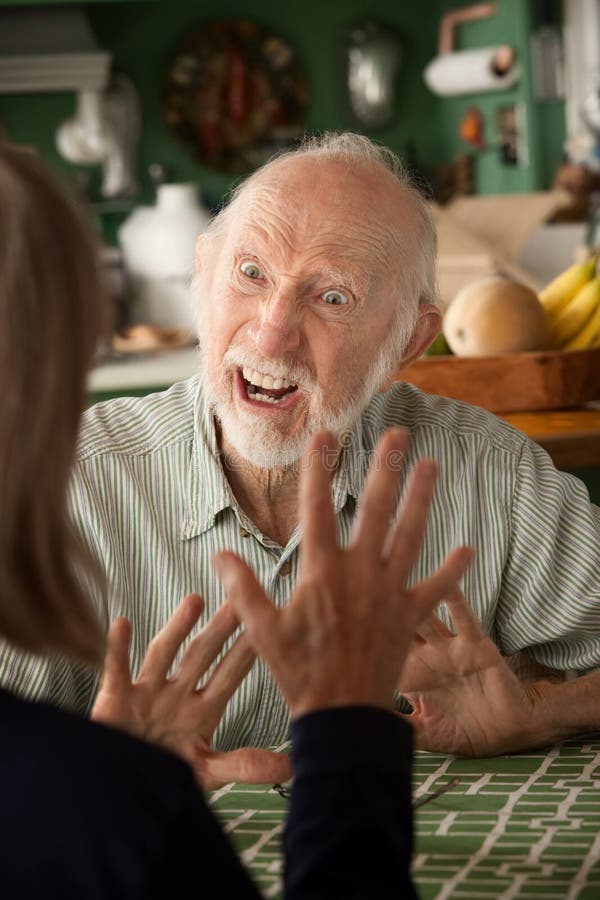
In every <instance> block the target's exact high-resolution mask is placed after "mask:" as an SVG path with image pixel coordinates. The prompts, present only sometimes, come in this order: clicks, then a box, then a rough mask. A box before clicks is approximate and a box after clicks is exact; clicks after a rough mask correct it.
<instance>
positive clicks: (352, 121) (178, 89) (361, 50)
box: [0, 0, 600, 489]
mask: <svg viewBox="0 0 600 900" xmlns="http://www.w3.org/2000/svg"><path fill="white" fill-rule="evenodd" d="M326 129H349V130H354V131H359V132H362V133H365V134H367V135H369V136H370V137H373V138H374V139H375V140H377V141H380V142H382V143H384V144H387V145H388V146H390V147H391V148H392V149H393V150H395V151H396V152H397V153H398V154H399V155H400V156H402V157H403V158H404V160H405V162H406V164H407V165H408V166H409V167H410V168H411V169H412V170H413V172H414V174H415V177H416V178H417V179H418V181H419V182H420V183H421V184H422V185H423V189H424V190H426V191H427V192H428V193H429V195H430V196H431V198H432V202H434V203H435V210H436V218H437V221H438V231H439V236H440V260H439V280H440V289H441V296H442V301H443V302H444V303H445V304H448V303H450V302H451V300H452V298H453V296H454V295H455V293H456V292H457V291H458V290H459V289H460V288H461V287H462V286H464V285H465V284H468V283H469V282H471V281H473V280H474V279H476V278H478V277H481V276H483V275H487V274H494V273H498V274H502V275H507V276H509V277H512V278H515V279H517V280H519V281H521V282H523V283H525V284H526V285H528V286H529V287H531V288H532V289H533V290H534V291H536V292H537V291H539V290H540V289H541V288H542V287H543V286H544V285H545V284H547V283H548V281H550V280H551V279H552V278H553V277H554V276H556V275H557V274H558V273H560V272H561V271H562V270H564V269H565V268H566V267H568V266H569V265H570V264H571V263H572V262H574V261H575V260H576V259H577V257H578V254H580V255H581V254H582V253H584V252H585V248H586V247H588V248H593V247H595V246H596V244H597V242H598V239H600V235H598V238H597V236H596V225H597V218H599V216H598V209H599V207H600V0H496V2H495V3H477V4H468V3H465V4H460V3H457V2H456V0H454V2H452V0H407V2H399V0H327V2H323V0H289V2H287V3H274V2H273V0H252V2H251V3H250V2H247V0H246V2H240V0H238V2H235V0H135V2H134V0H129V2H120V0H94V2H89V3H86V4H79V3H63V4H62V5H60V6H58V5H54V4H51V3H46V2H43V0H39V2H38V3H37V4H29V3H18V2H14V0H13V2H8V3H7V2H6V0H0V133H1V134H2V135H3V137H4V138H5V139H8V140H11V141H14V142H16V143H19V144H25V145H28V146H31V147H33V148H35V150H36V151H37V152H39V153H40V155H41V156H42V157H43V158H44V159H45V160H47V162H48V163H50V164H51V165H52V166H53V167H54V168H55V169H56V170H58V171H60V172H61V173H62V174H63V176H64V178H65V179H66V181H67V183H68V184H69V185H70V187H71V189H72V190H73V191H74V192H75V193H76V195H77V197H78V198H79V200H80V202H81V204H83V205H84V206H85V208H86V209H87V211H88V215H89V217H90V219H91V221H92V222H93V224H94V227H95V228H96V229H97V231H98V233H99V235H100V236H101V239H102V242H103V245H104V247H105V259H106V267H107V271H108V272H109V274H110V277H111V283H112V285H113V296H114V322H115V335H114V339H113V342H112V344H111V346H107V347H105V348H103V352H102V354H101V357H99V360H98V367H97V368H96V370H95V371H94V372H93V373H92V376H91V380H90V387H91V390H92V399H93V400H97V399H100V398H102V397H106V396H114V395H115V394H119V393H145V392H147V391H148V390H151V389H156V388H160V387H163V386H165V385H168V384H170V383H172V381H174V380H177V379H178V378H181V377H186V376H187V375H188V374H191V372H192V371H193V370H194V367H195V365H196V360H195V355H194V354H195V351H194V350H193V348H190V346H189V345H190V344H191V342H192V339H191V337H190V334H191V328H192V323H193V318H192V312H191V308H190V303H189V276H190V271H191V267H192V260H193V244H194V239H195V236H196V234H197V233H198V232H199V231H200V230H202V228H203V227H205V225H206V223H207V222H208V220H209V217H210V215H211V214H212V213H213V212H214V211H215V210H216V209H217V208H218V207H219V204H220V203H221V201H222V198H223V197H224V195H225V194H226V193H227V192H228V190H229V189H230V188H231V186H232V185H233V184H234V183H235V182H236V179H237V178H239V176H240V175H243V174H244V173H247V172H249V171H252V169H253V168H255V167H256V166H258V165H260V164H261V163H262V162H263V161H264V160H266V159H267V158H268V157H269V156H270V155H271V153H272V152H274V151H275V150H277V149H280V148H284V147H286V146H289V145H293V143H294V142H295V141H296V140H297V139H298V138H299V137H301V135H302V134H303V133H304V132H305V131H309V132H310V131H315V130H319V131H321V130H326ZM159 350H163V351H169V352H162V353H159V352H157V351H159ZM599 352H600V351H599ZM440 371H441V370H440ZM482 378H483V376H482ZM586 378H587V381H586V385H587V387H586V390H584V391H582V392H581V394H580V396H579V397H576V398H575V400H572V399H570V400H569V401H565V402H564V404H563V403H561V402H560V401H559V400H558V399H555V400H554V402H552V401H551V402H550V403H549V404H548V406H549V408H553V409H554V410H555V409H556V407H557V406H563V405H564V406H568V407H572V406H578V407H579V406H581V407H583V404H584V403H585V402H586V401H589V400H590V399H591V400H594V399H598V398H599V397H600V382H599V381H598V379H600V373H598V375H597V377H596V380H595V381H594V379H593V378H592V379H591V380H590V378H589V377H588V376H587V375H586ZM469 379H470V380H472V376H471V374H469ZM476 380H477V379H476ZM596 390H597V391H598V393H596V394H595V396H594V392H595V391H596ZM440 392H443V391H442V390H440ZM590 392H591V396H590ZM579 401H581V403H579ZM482 405H484V404H482ZM506 407H507V409H506V411H507V412H515V411H521V412H522V411H524V412H527V411H528V407H527V405H525V407H523V405H521V406H519V405H518V403H517V404H516V405H515V402H514V400H513V401H512V402H511V400H508V401H507V403H506ZM490 408H492V409H495V408H494V405H493V404H492V405H491V406H490ZM531 408H532V409H538V408H539V406H538V407H536V406H535V405H533V406H532V407H531ZM495 411H497V409H495ZM499 411H500V412H502V411H504V410H502V409H500V410H499ZM585 412H586V414H587V415H588V417H587V419H586V423H585V435H584V437H583V438H581V428H583V427H584V426H583V425H581V423H578V424H577V427H576V428H575V430H576V431H577V429H579V431H578V432H577V433H578V434H579V435H580V438H581V442H580V446H579V449H578V450H576V451H573V453H572V454H571V455H570V456H569V457H568V458H565V460H560V459H559V463H560V464H561V465H564V466H565V467H570V468H573V469H578V467H579V468H580V467H581V466H585V467H586V472H585V475H586V477H587V478H588V480H590V479H591V481H590V483H592V485H593V484H595V485H596V488H594V489H598V482H599V478H598V471H597V470H595V469H594V466H596V465H598V462H599V461H600V412H599V411H598V410H594V408H593V406H592V407H590V406H589V404H588V405H587V406H586V408H585ZM589 414H593V415H595V417H596V418H595V419H594V421H593V422H592V420H591V419H590V418H589ZM562 421H563V425H562V426H560V427H559V426H558V425H557V426H556V429H558V430H559V431H560V436H561V438H562V437H564V434H563V432H564V430H565V427H566V426H564V422H565V421H566V420H565V419H564V416H563V420H562ZM516 424H518V425H519V427H524V428H525V427H527V428H529V432H530V433H532V435H533V436H534V437H536V438H539V439H540V440H541V442H544V440H547V441H550V438H548V437H546V438H544V436H543V434H542V431H541V430H540V429H542V424H541V423H540V421H538V423H537V425H536V426H535V427H537V428H538V431H537V432H536V431H535V427H534V426H529V425H528V424H527V423H525V424H523V423H522V422H517V423H516ZM544 427H545V426H544ZM532 429H533V430H532ZM561 429H562V430H561ZM567 431H569V429H568V428H567ZM590 434H591V435H592V437H591V438H590ZM590 441H592V443H590ZM594 442H595V443H594ZM584 445H585V447H586V448H587V455H585V454H584V455H582V450H581V448H582V447H583V446H584ZM590 467H591V468H590ZM578 470H579V469H578ZM592 470H593V471H595V472H596V475H595V476H594V474H593V471H592ZM594 477H595V478H596V481H595V482H594Z"/></svg>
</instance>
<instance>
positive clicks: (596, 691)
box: [531, 671, 600, 742]
mask: <svg viewBox="0 0 600 900" xmlns="http://www.w3.org/2000/svg"><path fill="white" fill-rule="evenodd" d="M531 689H532V691H535V692H537V693H539V705H538V725H539V728H540V731H541V732H543V737H544V740H548V741H549V742H551V741H555V740H560V739H561V738H565V737H569V736H570V735H573V734H582V733H583V732H586V731H600V671H598V672H591V673H590V674H589V675H582V676H581V677H580V678H576V679H575V680H574V681H564V682H561V683H559V684H550V683H549V682H537V683H534V684H533V685H531Z"/></svg>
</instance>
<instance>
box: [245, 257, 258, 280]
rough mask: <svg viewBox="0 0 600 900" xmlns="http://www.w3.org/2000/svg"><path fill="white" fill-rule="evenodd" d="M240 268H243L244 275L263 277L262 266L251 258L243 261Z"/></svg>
mask: <svg viewBox="0 0 600 900" xmlns="http://www.w3.org/2000/svg"><path fill="white" fill-rule="evenodd" d="M240 269H241V270H242V272H243V273H244V275H247V276H248V278H261V277H262V272H261V270H260V267H259V266H258V265H257V264H256V263H255V262H252V261H251V260H249V259H247V260H246V261H245V262H243V263H242V264H241V265H240Z"/></svg>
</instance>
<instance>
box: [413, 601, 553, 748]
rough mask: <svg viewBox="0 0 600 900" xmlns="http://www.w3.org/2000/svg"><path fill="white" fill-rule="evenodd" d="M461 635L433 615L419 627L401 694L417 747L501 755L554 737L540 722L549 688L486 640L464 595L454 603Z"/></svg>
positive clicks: (452, 610)
mask: <svg viewBox="0 0 600 900" xmlns="http://www.w3.org/2000/svg"><path fill="white" fill-rule="evenodd" d="M446 605H447V607H448V611H449V613H450V616H451V619H452V625H453V628H454V632H455V633H453V632H452V631H450V630H449V629H448V628H446V626H445V625H444V624H443V622H441V621H440V619H439V618H438V617H437V616H436V615H435V613H432V614H431V615H430V617H429V618H428V619H427V620H426V621H425V622H423V623H422V624H421V625H420V626H419V629H418V633H417V637H416V638H415V641H414V643H413V646H412V648H411V650H410V653H409V655H408V659H407V661H406V665H405V667H404V671H403V672H402V676H401V678H400V682H399V689H400V691H401V692H402V693H403V694H404V696H405V697H406V698H407V699H408V700H409V702H410V704H411V706H412V707H413V710H414V711H413V713H412V714H411V715H408V716H406V717H405V718H406V719H407V720H408V721H409V722H411V724H412V725H413V727H414V730H415V746H416V747H419V748H420V749H423V750H430V751H436V752H439V753H454V754H456V755H458V756H496V755H498V754H500V753H510V752H512V751H517V750H526V749H530V748H532V747H538V746H541V745H543V744H544V743H545V740H546V738H547V739H548V740H549V739H550V738H551V735H550V733H549V732H548V734H547V735H546V730H545V729H544V728H543V727H541V724H540V712H541V709H542V708H543V705H544V702H545V694H546V690H547V688H548V685H547V684H546V683H544V682H538V683H534V684H523V683H522V682H520V681H519V679H518V678H517V677H516V676H515V675H514V674H513V672H512V671H511V670H510V669H509V667H508V665H507V664H506V662H505V661H504V659H503V658H502V656H501V655H500V652H499V650H498V648H497V647H496V645H495V644H494V642H493V641H492V640H491V639H490V638H489V637H488V636H487V635H486V634H485V632H484V631H483V629H482V628H481V626H480V624H479V622H478V621H477V618H476V616H475V615H474V613H473V612H472V610H471V608H470V606H469V604H468V603H467V602H466V600H465V598H464V596H463V595H462V593H461V592H460V591H459V590H458V589H456V590H454V591H453V592H452V593H451V594H449V595H448V596H447V597H446Z"/></svg>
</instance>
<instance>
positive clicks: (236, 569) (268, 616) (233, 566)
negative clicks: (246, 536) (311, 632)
mask: <svg viewBox="0 0 600 900" xmlns="http://www.w3.org/2000/svg"><path fill="white" fill-rule="evenodd" d="M214 565H215V568H216V570H217V575H218V576H219V578H220V579H221V582H222V583H223V586H224V587H225V590H226V591H227V600H228V601H229V603H230V604H231V606H232V607H233V610H234V612H235V614H236V616H237V617H238V619H240V621H241V622H243V623H244V625H245V627H246V632H247V634H248V638H249V640H250V643H251V644H252V647H253V649H254V650H255V651H256V652H257V653H260V651H261V646H262V644H263V637H266V636H267V635H268V634H269V631H270V629H271V628H272V625H273V621H274V619H275V618H276V616H277V614H278V612H277V609H276V608H275V607H274V606H273V604H272V603H271V601H270V600H269V598H268V597H267V595H266V593H265V592H264V590H263V588H262V585H261V584H260V583H259V581H258V580H257V578H256V575H255V574H254V572H253V571H252V569H251V568H250V566H248V565H247V564H246V563H245V562H243V560H241V559H240V558H239V557H237V556H236V555H235V554H234V553H229V552H226V551H222V552H221V553H217V554H215V556H214Z"/></svg>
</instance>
